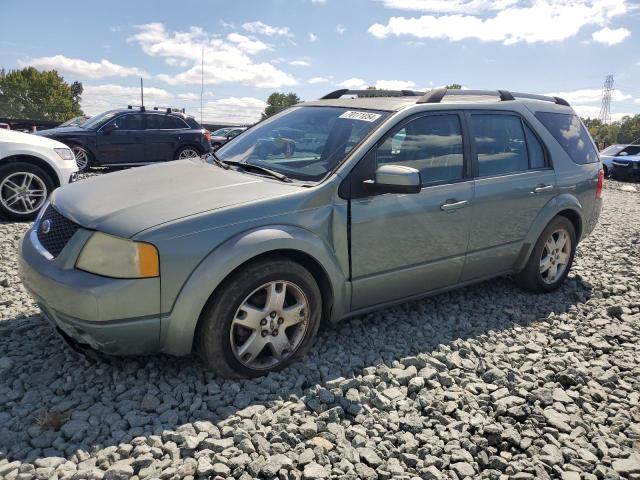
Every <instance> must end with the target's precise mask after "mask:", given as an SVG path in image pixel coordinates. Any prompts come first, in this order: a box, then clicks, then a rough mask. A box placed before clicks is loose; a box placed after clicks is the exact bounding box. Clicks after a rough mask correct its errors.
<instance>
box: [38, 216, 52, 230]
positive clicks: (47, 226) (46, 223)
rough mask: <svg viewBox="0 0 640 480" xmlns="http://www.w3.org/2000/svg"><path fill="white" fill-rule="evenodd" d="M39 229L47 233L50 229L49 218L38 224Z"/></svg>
mask: <svg viewBox="0 0 640 480" xmlns="http://www.w3.org/2000/svg"><path fill="white" fill-rule="evenodd" d="M40 231H41V232H42V233H49V232H50V231H51V220H48V219H47V220H45V221H44V222H42V225H41V226H40Z"/></svg>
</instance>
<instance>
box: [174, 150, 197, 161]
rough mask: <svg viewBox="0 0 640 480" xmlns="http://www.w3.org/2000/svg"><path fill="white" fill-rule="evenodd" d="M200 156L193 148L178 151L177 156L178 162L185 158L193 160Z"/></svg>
mask: <svg viewBox="0 0 640 480" xmlns="http://www.w3.org/2000/svg"><path fill="white" fill-rule="evenodd" d="M199 156H200V154H199V153H198V152H196V151H195V149H193V148H185V149H183V150H180V154H179V155H178V160H183V159H185V158H194V157H199Z"/></svg>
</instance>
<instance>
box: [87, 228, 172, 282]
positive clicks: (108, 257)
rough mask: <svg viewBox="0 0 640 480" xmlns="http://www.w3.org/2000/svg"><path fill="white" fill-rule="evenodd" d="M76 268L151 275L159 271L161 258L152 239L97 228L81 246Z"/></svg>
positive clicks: (109, 273) (117, 275) (118, 275)
mask: <svg viewBox="0 0 640 480" xmlns="http://www.w3.org/2000/svg"><path fill="white" fill-rule="evenodd" d="M76 268H77V269H79V270H84V271H86V272H90V273H95V274H97V275H103V276H105V277H114V278H148V277H157V276H159V275H160V260H159V257H158V250H157V249H156V247H154V246H153V245H151V244H150V243H143V242H134V241H133V240H127V239H126V238H120V237H114V236H112V235H107V234H104V233H100V232H95V233H94V234H93V235H91V238H89V240H88V241H87V243H86V244H85V245H84V247H83V248H82V251H81V252H80V256H79V257H78V261H77V262H76Z"/></svg>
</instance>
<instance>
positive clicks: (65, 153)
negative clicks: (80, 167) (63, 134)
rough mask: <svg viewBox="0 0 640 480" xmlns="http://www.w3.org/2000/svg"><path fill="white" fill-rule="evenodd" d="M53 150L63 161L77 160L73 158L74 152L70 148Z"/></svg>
mask: <svg viewBox="0 0 640 480" xmlns="http://www.w3.org/2000/svg"><path fill="white" fill-rule="evenodd" d="M53 150H54V151H55V152H56V153H57V154H58V156H59V157H60V158H61V159H63V160H75V157H74V156H73V152H72V151H71V150H69V149H68V148H54V149H53Z"/></svg>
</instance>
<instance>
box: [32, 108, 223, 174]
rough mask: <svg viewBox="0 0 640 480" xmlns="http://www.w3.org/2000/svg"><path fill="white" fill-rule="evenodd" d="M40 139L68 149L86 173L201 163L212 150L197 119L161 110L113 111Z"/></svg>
mask: <svg viewBox="0 0 640 480" xmlns="http://www.w3.org/2000/svg"><path fill="white" fill-rule="evenodd" d="M37 135H42V136H44V137H49V138H53V139H55V140H58V141H60V142H62V143H64V144H66V145H68V146H69V148H71V150H72V151H73V153H74V155H75V157H76V163H77V164H78V169H79V170H80V171H84V170H87V169H89V168H91V167H102V166H136V165H145V164H148V163H153V162H163V161H166V160H174V159H180V158H189V157H197V156H199V155H202V154H203V153H206V152H208V151H209V150H210V149H211V134H210V133H209V131H207V130H205V129H204V128H202V126H200V124H199V123H198V122H196V121H195V120H194V119H193V117H189V116H187V115H185V114H184V113H181V112H176V111H173V110H171V109H169V108H167V109H162V110H160V109H158V108H157V107H156V108H154V109H153V110H147V109H145V108H144V107H131V106H129V107H128V108H126V109H119V110H109V111H107V112H104V113H101V114H99V115H96V116H95V117H92V118H90V119H88V120H87V121H85V122H84V123H81V124H80V125H78V126H75V127H58V128H52V129H50V130H44V131H41V132H38V133H37Z"/></svg>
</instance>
